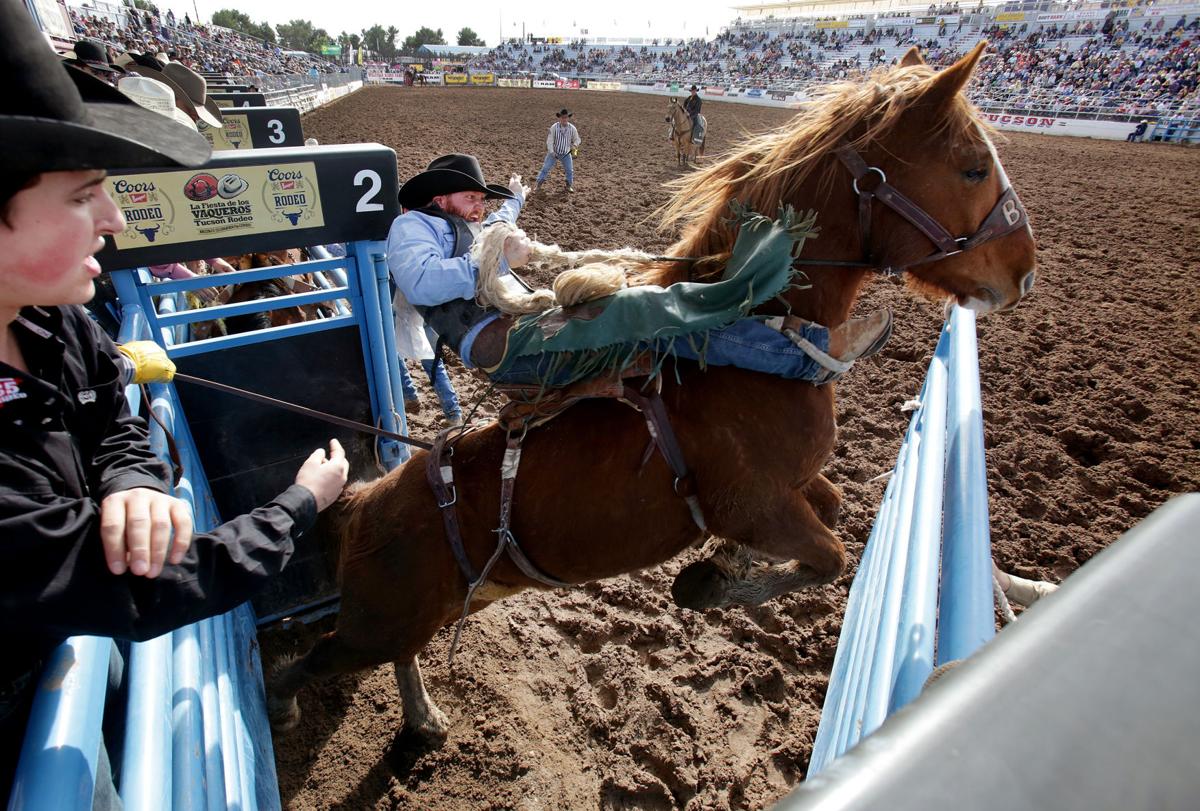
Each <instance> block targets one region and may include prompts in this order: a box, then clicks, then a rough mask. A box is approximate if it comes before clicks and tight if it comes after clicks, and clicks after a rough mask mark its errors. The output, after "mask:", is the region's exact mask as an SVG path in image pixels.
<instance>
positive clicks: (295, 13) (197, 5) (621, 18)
mask: <svg viewBox="0 0 1200 811" xmlns="http://www.w3.org/2000/svg"><path fill="white" fill-rule="evenodd" d="M71 4H72V5H77V4H78V0H73V2H72V3H71ZM155 4H156V5H157V6H158V7H159V9H160V10H161V11H162V12H163V13H166V11H167V9H171V10H173V11H174V12H175V13H176V14H177V15H180V16H182V15H183V13H184V12H187V13H188V14H189V15H190V16H192V17H195V16H196V14H197V13H199V15H200V16H201V18H202V19H204V20H205V21H207V20H209V19H210V18H211V17H212V13H213V12H214V11H217V10H218V9H222V8H236V9H237V10H239V11H242V12H244V13H245V14H248V15H249V16H250V18H251V19H252V20H254V21H255V22H256V23H257V22H264V21H265V22H268V23H270V24H271V25H277V24H279V23H284V22H287V21H289V20H293V19H301V20H309V21H311V22H312V23H313V25H315V26H317V27H318V28H324V29H325V30H326V31H328V32H329V33H330V34H332V35H334V36H337V35H338V34H339V33H341V32H342V31H346V32H347V33H350V32H359V31H362V30H363V29H364V28H368V27H370V26H371V25H374V24H376V23H378V24H380V25H382V26H383V27H384V28H386V27H387V26H389V25H394V26H396V28H398V29H400V37H399V39H401V40H403V38H404V37H406V36H408V35H410V34H412V33H413V32H415V31H416V30H417V29H418V28H420V27H421V26H428V27H429V28H433V29H438V28H440V29H442V36H443V37H444V38H445V40H446V41H447V42H448V43H450V44H454V41H455V36H456V35H457V33H458V31H459V30H460V29H461V28H463V27H464V26H467V27H470V28H471V29H473V30H474V31H475V33H476V34H478V35H479V36H480V37H481V38H482V39H483V40H484V41H485V42H486V43H487V44H488V45H495V44H496V43H497V42H498V41H499V39H500V32H501V22H502V21H503V31H504V38H505V39H508V38H511V37H519V36H521V29H522V26H524V29H525V32H526V33H528V34H532V35H534V36H560V37H567V38H574V37H579V36H588V37H617V36H620V37H650V38H653V37H658V38H659V39H664V38H667V37H669V38H672V39H676V38H680V37H682V38H685V39H690V38H693V37H705V36H707V37H709V38H711V37H714V36H716V35H717V34H718V33H719V32H720V29H721V27H722V26H725V25H728V24H729V23H730V22H732V21H733V19H734V17H735V16H737V13H736V12H735V11H733V8H732V3H730V2H712V0H699V2H695V0H693V2H684V0H656V1H655V2H649V3H647V2H644V0H608V2H603V3H595V2H585V3H564V2H561V0H559V2H546V0H535V2H517V3H504V2H500V3H497V2H494V1H489V2H483V1H482V0H455V2H452V3H440V2H419V0H417V1H416V2H414V1H413V0H409V1H408V2H404V3H398V2H395V0H392V2H381V0H343V2H336V3H331V2H329V0H288V2H286V3H280V2H279V0H155ZM706 29H707V34H706ZM585 30H586V31H587V34H586V35H585V34H583V31H585Z"/></svg>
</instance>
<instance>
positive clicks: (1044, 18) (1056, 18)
mask: <svg viewBox="0 0 1200 811" xmlns="http://www.w3.org/2000/svg"><path fill="white" fill-rule="evenodd" d="M1106 16H1108V11H1107V10H1106V9H1099V8H1098V9H1095V10H1093V11H1061V12H1052V13H1049V14H1039V15H1037V20H1038V22H1040V23H1057V22H1065V21H1069V20H1103V19H1104V18H1105V17H1106Z"/></svg>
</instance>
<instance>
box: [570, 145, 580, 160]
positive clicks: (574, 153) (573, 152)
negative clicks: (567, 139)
mask: <svg viewBox="0 0 1200 811" xmlns="http://www.w3.org/2000/svg"><path fill="white" fill-rule="evenodd" d="M571 157H572V158H578V157H579V147H577V146H573V147H571Z"/></svg>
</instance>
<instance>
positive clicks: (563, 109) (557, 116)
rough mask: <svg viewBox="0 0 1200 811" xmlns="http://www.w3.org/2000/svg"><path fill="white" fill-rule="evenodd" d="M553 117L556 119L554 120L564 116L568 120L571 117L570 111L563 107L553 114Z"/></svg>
mask: <svg viewBox="0 0 1200 811" xmlns="http://www.w3.org/2000/svg"><path fill="white" fill-rule="evenodd" d="M554 115H555V117H556V118H562V117H563V116H564V115H565V116H566V117H567V118H570V117H571V111H570V110H568V109H567V108H566V107H564V108H562V109H561V110H559V111H558V112H557V113H555V114H554Z"/></svg>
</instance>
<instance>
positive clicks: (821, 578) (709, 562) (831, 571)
mask: <svg viewBox="0 0 1200 811" xmlns="http://www.w3.org/2000/svg"><path fill="white" fill-rule="evenodd" d="M814 481H815V480H814ZM810 489H811V490H812V491H813V492H814V493H815V494H816V495H818V496H819V497H820V500H821V501H822V511H823V512H827V511H828V509H829V506H830V503H831V502H830V501H829V497H830V496H831V495H838V494H837V493H836V488H835V487H834V486H833V485H832V484H830V483H829V481H828V480H827V479H823V484H817V485H816V486H815V487H814V486H813V485H812V483H811V482H810V483H809V485H806V487H805V489H804V490H797V491H791V492H790V493H789V494H788V496H787V497H786V498H784V499H782V500H780V502H779V503H776V504H774V505H772V509H770V510H759V511H757V513H758V514H757V515H754V516H747V518H746V520H745V521H744V522H743V523H742V525H741V526H738V527H734V528H733V531H726V532H725V535H726V537H728V538H729V540H730V541H732V542H734V543H737V544H741V545H744V546H745V547H747V548H748V549H751V550H756V551H759V552H763V553H765V554H766V555H769V556H771V557H773V558H776V559H783V560H787V561H788V562H787V563H782V564H778V565H760V566H754V565H750V564H749V563H748V555H746V554H745V553H744V552H742V553H737V554H731V553H729V552H728V551H726V552H725V553H724V554H723V555H717V556H714V557H712V558H708V559H705V560H701V561H698V562H697V563H693V564H691V565H690V566H687V567H685V568H684V569H683V571H681V572H680V573H679V574H678V575H677V576H676V578H675V582H674V584H672V586H671V595H672V597H674V599H675V603H676V604H677V605H679V606H682V607H683V608H692V609H697V610H699V609H705V608H718V607H720V606H723V605H732V604H737V605H760V604H762V603H765V602H767V601H768V600H771V599H773V598H775V597H778V596H779V595H781V594H787V593H788V592H792V591H796V590H797V589H801V588H806V587H809V586H820V585H824V584H825V583H829V582H831V581H833V580H834V579H836V578H837V577H838V576H839V575H841V573H842V572H843V571H845V569H846V549H845V547H844V546H842V542H841V541H840V540H838V538H837V536H836V535H834V534H833V533H832V532H831V531H830V530H829V528H828V527H827V526H825V524H824V523H823V522H822V520H821V518H820V517H818V514H817V510H816V509H814V506H813V505H812V504H811V503H810V502H809V499H808V492H809V490H810ZM838 498H839V499H840V495H838ZM833 517H835V518H836V514H835V515H834V516H833ZM731 562H732V564H733V565H730V564H731Z"/></svg>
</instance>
